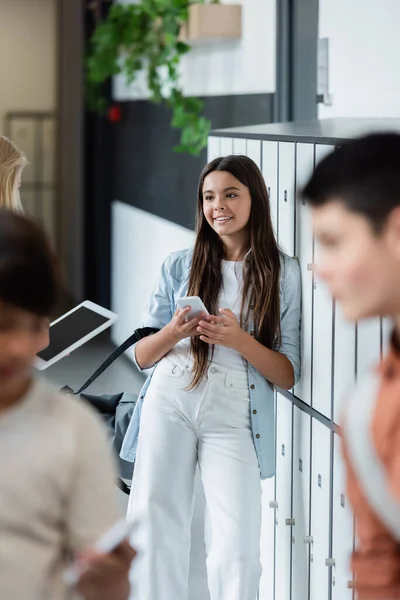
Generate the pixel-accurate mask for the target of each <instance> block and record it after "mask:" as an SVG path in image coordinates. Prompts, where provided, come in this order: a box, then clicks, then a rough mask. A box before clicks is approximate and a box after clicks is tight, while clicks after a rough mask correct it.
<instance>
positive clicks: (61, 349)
mask: <svg viewBox="0 0 400 600" xmlns="http://www.w3.org/2000/svg"><path fill="white" fill-rule="evenodd" d="M117 318H118V317H117V315H116V314H115V313H113V312H111V311H110V310H107V309H106V308H103V307H102V306H99V305H98V304H95V303H94V302H90V300H86V301H85V302H82V304H79V305H78V306H75V308H73V309H72V310H70V311H69V312H67V313H65V315H62V316H61V317H59V318H58V319H56V320H55V321H53V323H51V325H50V344H49V346H48V347H47V348H45V349H44V350H42V351H41V352H39V354H38V355H37V357H36V361H35V367H36V368H37V369H39V370H41V371H43V370H44V369H47V368H48V367H50V366H51V365H53V364H54V363H56V362H57V361H59V360H60V359H61V358H64V357H65V356H67V355H68V354H70V353H71V352H73V351H74V350H76V349H77V348H79V347H80V346H82V345H83V344H86V342H88V341H89V340H91V339H92V338H94V337H95V336H96V335H98V334H99V333H101V332H102V331H104V330H105V329H107V327H110V326H111V325H112V324H113V323H115V321H116V320H117Z"/></svg>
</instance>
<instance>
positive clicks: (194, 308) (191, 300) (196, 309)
mask: <svg viewBox="0 0 400 600" xmlns="http://www.w3.org/2000/svg"><path fill="white" fill-rule="evenodd" d="M176 304H177V306H179V308H180V309H181V310H182V309H183V308H185V307H186V306H190V312H189V313H188V314H187V315H186V318H187V319H188V321H190V319H194V318H195V317H198V316H199V315H201V314H202V313H205V314H206V315H208V314H210V313H209V312H208V310H207V309H206V307H205V306H204V304H203V301H202V300H201V299H200V298H199V297H198V296H184V297H183V298H177V299H176Z"/></svg>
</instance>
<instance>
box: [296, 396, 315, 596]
mask: <svg viewBox="0 0 400 600" xmlns="http://www.w3.org/2000/svg"><path fill="white" fill-rule="evenodd" d="M310 430H311V417H310V416H309V415H307V414H306V413H305V412H304V411H302V410H300V409H299V408H297V407H296V406H295V407H294V408H293V499H292V515H293V519H294V526H293V527H292V600H308V593H309V568H310V544H309V535H310V468H311V453H310V433H311V431H310Z"/></svg>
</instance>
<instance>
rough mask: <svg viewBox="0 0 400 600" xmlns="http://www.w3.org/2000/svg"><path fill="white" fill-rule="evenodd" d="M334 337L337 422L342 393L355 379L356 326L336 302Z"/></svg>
mask: <svg viewBox="0 0 400 600" xmlns="http://www.w3.org/2000/svg"><path fill="white" fill-rule="evenodd" d="M334 339H335V352H334V367H333V368H334V386H333V415H334V417H333V418H334V421H335V423H339V422H340V417H341V410H342V402H343V398H344V394H345V392H346V390H348V389H349V387H350V386H351V385H352V384H353V383H354V381H355V374H356V327H355V325H354V323H350V322H349V321H346V319H345V318H344V315H343V312H342V310H341V308H340V305H339V304H338V303H336V304H335V331H334Z"/></svg>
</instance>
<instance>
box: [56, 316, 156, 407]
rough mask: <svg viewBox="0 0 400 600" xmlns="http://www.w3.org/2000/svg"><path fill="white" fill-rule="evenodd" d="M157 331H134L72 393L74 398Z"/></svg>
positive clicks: (147, 329)
mask: <svg viewBox="0 0 400 600" xmlns="http://www.w3.org/2000/svg"><path fill="white" fill-rule="evenodd" d="M157 331H159V330H158V329H155V328H154V327H142V328H141V329H136V331H135V332H134V333H133V334H132V335H131V336H130V337H128V339H127V340H125V341H124V342H123V343H122V344H121V345H120V346H118V348H116V349H115V350H114V351H113V352H112V353H111V354H110V356H109V357H108V358H106V360H105V361H104V362H103V363H102V364H101V365H100V366H99V367H98V368H97V369H96V371H95V372H94V373H93V375H92V376H91V377H89V379H88V380H87V381H85V383H84V384H83V385H81V387H80V388H79V390H78V391H77V392H72V393H73V394H75V396H78V394H81V393H82V392H84V391H85V390H86V389H87V388H88V387H89V385H91V384H92V383H93V382H94V381H96V379H97V378H98V377H100V375H101V374H102V373H104V371H105V370H106V369H108V367H109V366H110V365H112V363H113V362H114V361H116V360H117V358H119V357H120V356H121V354H123V353H124V352H126V350H128V349H129V348H130V347H131V346H133V345H134V344H136V343H137V342H138V341H139V340H141V339H142V338H144V337H147V336H148V335H151V334H152V333H157ZM63 391H66V392H69V393H71V391H70V390H69V389H68V390H64V389H63Z"/></svg>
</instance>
